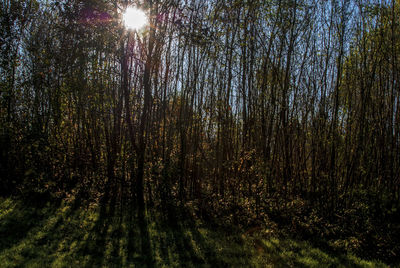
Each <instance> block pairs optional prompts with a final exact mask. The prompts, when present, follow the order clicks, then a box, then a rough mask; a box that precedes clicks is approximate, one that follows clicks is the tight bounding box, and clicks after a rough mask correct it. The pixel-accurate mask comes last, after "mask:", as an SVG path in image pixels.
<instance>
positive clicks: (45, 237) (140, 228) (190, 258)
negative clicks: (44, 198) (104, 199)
mask: <svg viewBox="0 0 400 268" xmlns="http://www.w3.org/2000/svg"><path fill="white" fill-rule="evenodd" d="M113 207H116V206H99V205H98V204H96V203H91V204H85V205H77V204H74V202H71V201H70V202H68V201H65V200H64V201H60V202H58V204H55V203H47V204H41V205H40V206H38V205H35V206H34V205H32V204H27V202H22V201H20V200H15V199H10V198H8V199H0V266H1V267H143V266H154V267H327V266H332V267H386V266H385V265H384V264H382V263H380V262H375V261H366V260H362V259H359V258H357V257H355V256H353V255H351V254H343V253H337V252H336V253H332V251H329V250H326V249H325V250H323V249H321V248H318V247H316V246H313V245H312V244H310V243H308V242H305V241H297V240H293V239H289V238H284V237H278V236H274V235H267V233H268V230H257V231H254V232H249V231H248V230H247V231H246V230H241V229H240V228H237V227H231V228H222V227H218V226H215V225H211V224H206V223H204V222H201V221H199V220H185V221H182V220H181V221H178V220H176V221H174V220H172V221H171V219H169V220H168V219H165V218H164V217H163V216H162V215H161V214H160V213H157V212H147V214H146V215H145V216H144V217H143V218H142V219H139V218H138V216H137V215H136V213H134V214H135V215H134V216H131V214H129V213H127V212H123V211H124V210H121V209H112V208H113Z"/></svg>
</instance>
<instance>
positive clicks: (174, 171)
mask: <svg viewBox="0 0 400 268" xmlns="http://www.w3.org/2000/svg"><path fill="white" fill-rule="evenodd" d="M130 4H133V5H137V6H138V7H140V8H141V9H143V10H145V12H146V13H147V14H148V16H149V26H147V27H146V28H145V29H143V30H139V31H127V30H125V29H124V27H123V23H122V21H121V20H122V14H121V12H122V11H123V9H124V7H125V6H127V5H130ZM0 7H1V8H0V9H1V10H0V12H1V16H0V73H1V75H0V88H1V93H0V94H1V95H0V99H1V105H0V122H1V123H0V147H1V159H0V169H1V174H2V175H1V185H0V187H1V188H0V191H1V193H2V194H21V195H23V196H28V195H31V194H32V193H33V192H35V193H42V194H43V193H49V194H51V195H53V196H60V197H62V196H64V195H66V194H68V193H71V192H74V191H79V193H80V194H81V195H83V196H85V198H86V199H88V200H94V199H96V198H98V197H99V196H102V198H103V199H108V198H115V199H116V200H117V202H118V203H119V204H121V205H122V204H128V203H129V202H130V201H132V202H133V204H134V206H135V207H138V208H140V209H142V210H143V209H144V208H145V206H155V207H161V208H167V207H169V206H175V205H178V206H182V207H183V206H190V207H191V209H193V210H194V211H195V212H196V213H197V214H198V215H202V216H203V217H220V219H221V221H222V220H224V221H230V222H233V223H236V224H239V223H240V224H249V225H255V224H260V223H262V222H264V220H265V219H266V218H268V217H275V218H276V219H278V220H280V221H281V222H284V223H287V225H291V228H294V229H295V230H297V229H299V228H301V227H302V226H303V225H301V224H300V223H302V222H304V221H306V222H307V221H313V223H315V221H317V222H321V221H326V222H341V224H345V226H347V227H348V228H349V232H363V233H367V235H365V236H363V235H362V234H360V235H359V236H358V237H359V238H360V241H361V242H365V241H366V240H368V239H369V238H370V236H368V235H376V237H375V238H374V239H375V240H371V243H376V241H380V240H379V239H383V241H384V242H385V243H387V246H385V245H381V247H382V248H385V247H386V248H385V250H383V251H382V252H378V254H383V255H384V257H385V258H388V259H393V258H395V256H396V252H397V253H398V252H399V246H398V245H396V243H395V242H393V241H394V240H393V241H392V240H391V239H392V238H393V235H395V236H394V237H398V235H399V233H398V230H399V227H398V225H396V224H392V223H393V222H394V221H395V220H396V219H399V212H398V208H399V201H400V196H399V194H400V189H399V186H400V136H399V134H400V111H399V108H400V90H399V89H400V87H399V77H400V76H399V60H400V54H399V53H400V40H399V36H400V29H399V23H400V21H399V17H400V15H399V13H400V6H399V4H398V3H396V1H372V0H371V1H357V0H332V1H316V0H282V1H277V0H271V1H252V0H244V1H225V0H214V1H204V0H168V1H167V0H165V1H162V0H158V1H156V0H153V1H152V0H150V1H98V0H89V1H80V0H63V1H35V0H29V1H18V0H4V1H2V2H1V4H0ZM285 213H286V214H285ZM296 213H297V214H296ZM282 215H283V216H282ZM285 215H286V216H285ZM306 217H307V219H305V218H306ZM312 217H314V218H312ZM303 218H304V219H303ZM315 219H317V220H315ZM321 219H324V220H321ZM365 219H372V221H369V220H365ZM361 222H362V223H361ZM306 226H307V228H308V229H310V228H311V227H310V226H309V225H306ZM303 227H304V226H303ZM343 228H345V227H343ZM352 228H353V229H352ZM321 232H323V231H321ZM332 232H333V231H332ZM332 232H330V233H329V232H328V234H326V236H329V235H332ZM338 232H339V233H340V232H341V231H336V234H335V235H336V236H338ZM343 233H345V231H343ZM344 235H345V234H344ZM339 236H340V235H339ZM389 236H390V237H392V238H390V237H389ZM382 237H384V238H382ZM363 239H364V240H365V241H364V240H363ZM390 241H392V242H390ZM392 253H393V254H394V255H393V254H392Z"/></svg>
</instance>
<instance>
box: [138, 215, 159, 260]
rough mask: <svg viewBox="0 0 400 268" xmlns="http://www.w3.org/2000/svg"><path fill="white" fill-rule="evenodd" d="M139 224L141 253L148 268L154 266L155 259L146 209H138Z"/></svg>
mask: <svg viewBox="0 0 400 268" xmlns="http://www.w3.org/2000/svg"><path fill="white" fill-rule="evenodd" d="M138 222H139V230H140V239H141V253H142V258H143V261H144V263H143V264H146V265H147V267H153V266H154V264H155V263H154V258H153V251H152V249H151V241H150V235H149V230H148V223H147V219H146V215H145V210H144V209H140V208H139V209H138Z"/></svg>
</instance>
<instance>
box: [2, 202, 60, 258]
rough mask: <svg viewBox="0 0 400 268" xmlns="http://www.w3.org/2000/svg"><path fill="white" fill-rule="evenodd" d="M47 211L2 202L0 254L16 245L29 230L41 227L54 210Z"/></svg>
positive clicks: (23, 204) (25, 205)
mask: <svg viewBox="0 0 400 268" xmlns="http://www.w3.org/2000/svg"><path fill="white" fill-rule="evenodd" d="M7 203H8V204H7ZM48 210H49V212H50V213H47V209H46V207H42V208H36V207H33V206H30V205H29V204H27V203H23V202H21V201H17V200H13V199H7V200H5V201H3V202H2V203H1V212H3V211H5V213H4V212H3V213H2V214H3V216H2V217H1V218H0V219H1V221H0V252H1V251H3V250H5V249H7V248H12V247H13V246H14V245H18V244H19V243H20V242H21V241H22V240H24V239H25V238H26V237H27V235H28V233H29V232H30V231H31V230H33V229H34V228H36V227H38V226H41V225H43V224H44V223H45V222H46V221H47V220H48V218H49V217H50V215H51V212H54V210H55V209H51V208H48ZM50 210H51V211H50Z"/></svg>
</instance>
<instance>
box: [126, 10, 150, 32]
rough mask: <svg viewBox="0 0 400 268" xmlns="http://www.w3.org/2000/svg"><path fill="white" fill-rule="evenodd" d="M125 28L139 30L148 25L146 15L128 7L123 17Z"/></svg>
mask: <svg viewBox="0 0 400 268" xmlns="http://www.w3.org/2000/svg"><path fill="white" fill-rule="evenodd" d="M123 20H124V23H125V27H126V28H128V29H131V30H138V29H140V28H142V27H143V26H145V25H146V24H147V16H146V14H145V13H144V12H143V11H142V10H140V9H137V8H134V7H128V8H127V9H126V10H125V13H124V15H123Z"/></svg>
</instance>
